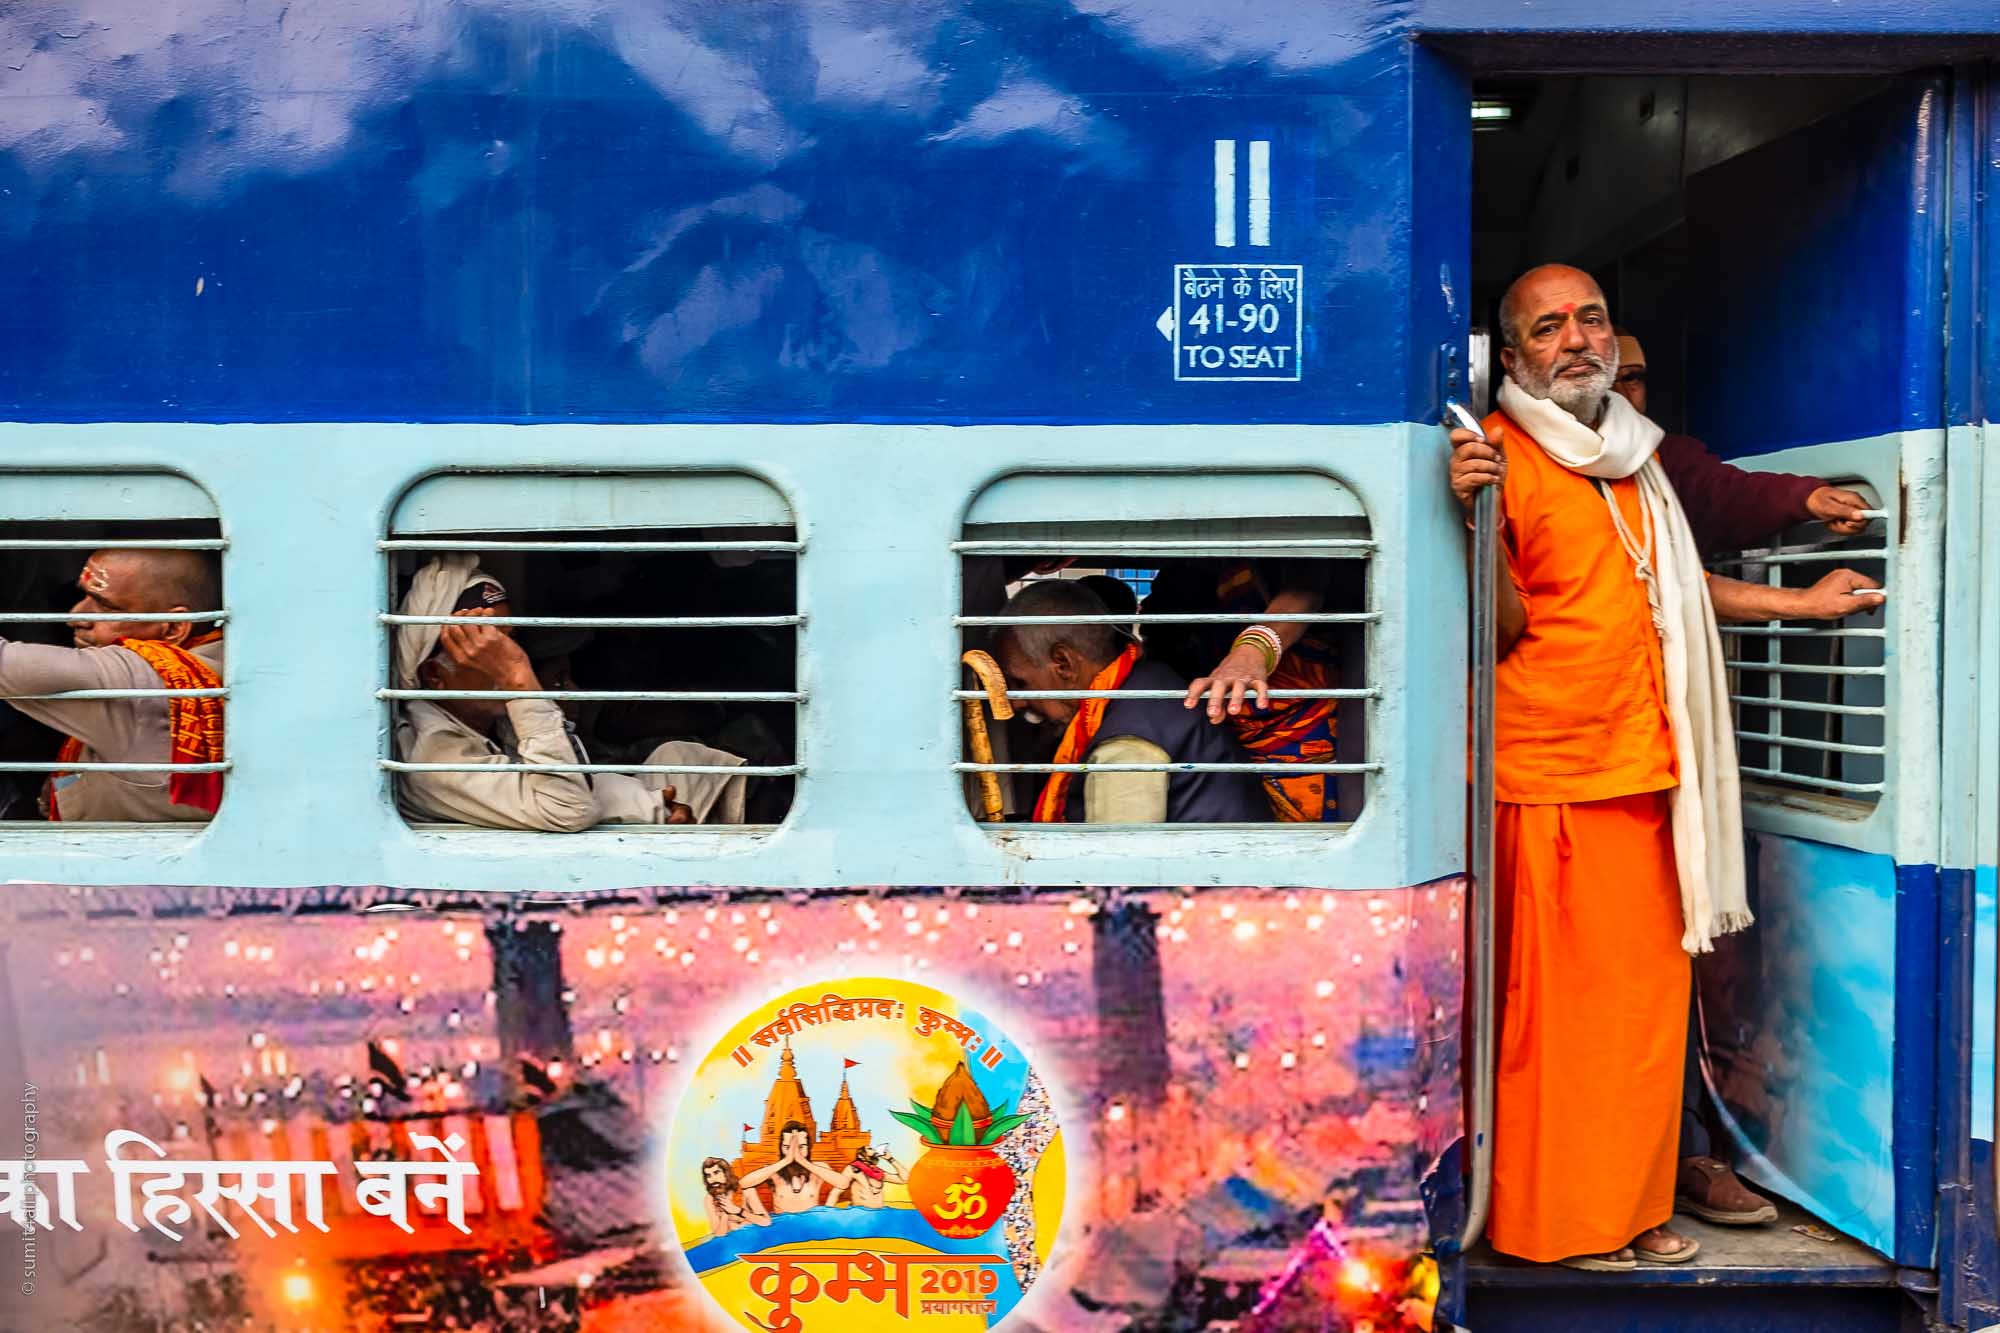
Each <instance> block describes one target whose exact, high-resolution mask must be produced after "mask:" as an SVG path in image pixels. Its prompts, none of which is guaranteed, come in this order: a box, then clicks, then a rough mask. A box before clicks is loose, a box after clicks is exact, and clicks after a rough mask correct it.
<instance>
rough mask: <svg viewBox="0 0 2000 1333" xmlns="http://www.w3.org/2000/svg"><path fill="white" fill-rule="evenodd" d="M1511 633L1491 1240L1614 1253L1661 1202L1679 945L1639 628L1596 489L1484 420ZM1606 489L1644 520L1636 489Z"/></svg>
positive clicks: (1674, 1129) (1660, 747)
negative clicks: (1517, 618)
mask: <svg viewBox="0 0 2000 1333" xmlns="http://www.w3.org/2000/svg"><path fill="white" fill-rule="evenodd" d="M1487 426H1488V429H1489V431H1490V430H1491V429H1492V428H1493V427H1495V426H1498V427H1499V428H1500V430H1501V433H1502V436H1503V439H1504V443H1505V447H1506V450H1507V458H1508V469H1507V482H1506V485H1505V487H1504V489H1503V491H1502V509H1503V511H1504V513H1505V515H1506V541H1505V559H1506V564H1507V570H1508V573H1509V575H1510V576H1511V577H1512V579H1513V580H1514V585H1515V587H1516V589H1518V590H1519V592H1520V594H1521V600H1522V604H1523V605H1524V606H1525V607H1526V609H1527V628H1526V631H1525V632H1524V633H1523V634H1522V636H1521V638H1520V639H1519V640H1518V641H1517V642H1516V643H1515V645H1514V647H1513V648H1512V650H1511V651H1510V652H1509V653H1508V655H1507V656H1506V658H1504V659H1503V660H1502V661H1501V663H1500V668H1499V672H1498V676H1497V679H1496V681H1495V695H1496V709H1495V719H1494V730H1495V741H1496V751H1495V774H1494V777H1495V789H1496V792H1497V794H1498V797H1499V808H1498V811H1497V825H1496V852H1497V855H1496V859H1495V867H1494V868H1495V884H1494V889H1495V895H1496V908H1497V917H1498V922H1499V937H1498V941H1497V947H1498V953H1497V963H1498V980H1499V993H1500V1006H1501V1011H1500V1044H1499V1052H1498V1056H1499V1058H1498V1080H1497V1086H1496V1102H1497V1109H1496V1123H1495V1125H1494V1136H1493V1147H1494V1173H1493V1216H1492V1222H1491V1224H1490V1227H1489V1233H1490V1235H1491V1237H1492V1241H1493V1245H1494V1248H1495V1249H1498V1250H1501V1251H1503V1252H1505V1253H1508V1254H1514V1255H1519V1256H1520V1257H1522V1258H1525V1259H1534V1260H1540V1261H1549V1260H1555V1259H1562V1258H1567V1257H1569V1256H1571V1255H1578V1254H1596V1253H1602V1252H1605V1251H1609V1250H1615V1249H1618V1248H1619V1247H1621V1246H1623V1245H1626V1244H1628V1243H1629V1242H1630V1241H1631V1240H1632V1238H1633V1237H1634V1236H1636V1235H1638V1234H1639V1233H1640V1232H1642V1231H1645V1230H1647V1229H1648V1228H1650V1227H1655V1226H1658V1225H1660V1224H1661V1223H1663V1222H1665V1221H1666V1220H1667V1219H1668V1218H1669V1217H1670V1216H1671V1215H1672V1213H1673V1196H1674V1167H1675V1156H1676V1152H1677V1150H1678V1140H1679V1128H1680V1107H1681V1077H1682V1072H1683V1068H1682V1062H1683V1059H1684V1057H1685V1054H1686V1046H1685V1043H1686V1040H1687V993H1688V959H1687V955H1686V953H1684V952H1683V951H1682V949H1681V945H1680V939H1681V919H1680V888H1679V884H1678V881H1677V878H1676V875H1675V870H1674V853H1673V838H1672V832H1671V826H1670V809H1669V801H1670V799H1671V798H1670V792H1671V790H1672V788H1673V787H1674V786H1675V785H1676V781H1677V778H1676V775H1675V769H1674V754H1673V744H1672V736H1671V733H1670V731H1669V723H1668V718H1667V709H1666V703H1665V692H1664V679H1663V672H1662V667H1661V662H1660V646H1659V637H1658V634H1657V633H1656V632H1655V631H1654V629H1653V626H1652V618H1651V613H1650V611H1649V610H1648V608H1647V604H1646V595H1645V589H1644V587H1643V586H1642V585H1641V584H1640V583H1639V581H1638V579H1637V578H1636V577H1635V575H1634V571H1633V568H1632V560H1631V557H1630V556H1628V555H1627V554H1626V553H1625V549H1624V546H1623V545H1622V544H1621V543H1620V541H1619V539H1618V534H1617V531H1616V530H1615V529H1614V528H1613V526H1612V523H1611V515H1610V512H1609V510H1608V509H1607V508H1606V507H1605V503H1604V499H1603V497H1602V495H1601V494H1600V493H1599V492H1598V490H1597V486H1596V484H1595V483H1594V482H1593V481H1591V480H1590V479H1589V478H1587V477H1584V476H1581V475H1579V474H1577V473H1574V472H1571V471H1570V470H1569V469H1568V468H1565V467H1563V466H1562V465H1561V464H1559V463H1557V462H1555V461H1554V460H1553V459H1551V458H1550V457H1549V456H1548V455H1547V454H1545V453H1544V452H1543V451H1542V449H1541V447H1540V446H1539V445H1537V444H1535V443H1534V441H1533V440H1532V439H1530V438H1529V437H1528V436H1527V435H1526V434H1525V433H1523V432H1522V431H1521V430H1520V428H1519V427H1517V426H1515V425H1514V423H1513V422H1512V421H1511V420H1509V419H1508V418H1507V417H1505V416H1504V415H1503V414H1500V413H1495V414H1494V415H1493V416H1492V417H1490V418H1488V420H1487ZM1612 494H1613V496H1614V498H1615V499H1616V500H1617V502H1618V504H1619V506H1620V508H1621V510H1622V511H1623V513H1624V516H1625V518H1626V521H1627V522H1628V523H1629V524H1630V526H1631V528H1632V530H1633V531H1634V532H1639V531H1642V530H1643V526H1642V515H1641V511H1640V501H1639V495H1638V486H1637V483H1635V482H1633V481H1631V480H1629V479H1628V480H1625V481H1620V482H1615V483H1613V485H1612Z"/></svg>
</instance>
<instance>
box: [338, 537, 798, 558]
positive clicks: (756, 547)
mask: <svg viewBox="0 0 2000 1333" xmlns="http://www.w3.org/2000/svg"><path fill="white" fill-rule="evenodd" d="M375 549H376V550H378V551H430V552H443V553H450V552H453V551H627V552H640V551H645V552H658V553H673V552H685V553H688V554H696V555H700V554H706V553H707V552H710V551H771V552H789V553H790V554H793V555H797V554H798V553H799V552H801V551H803V550H805V549H806V544H805V543H804V542H800V541H780V540H777V539H765V540H762V541H740V542H665V541H471V540H464V541H449V540H438V539H428V538H427V539H417V538H402V537H392V538H387V539H385V540H383V541H378V542H376V543H375Z"/></svg>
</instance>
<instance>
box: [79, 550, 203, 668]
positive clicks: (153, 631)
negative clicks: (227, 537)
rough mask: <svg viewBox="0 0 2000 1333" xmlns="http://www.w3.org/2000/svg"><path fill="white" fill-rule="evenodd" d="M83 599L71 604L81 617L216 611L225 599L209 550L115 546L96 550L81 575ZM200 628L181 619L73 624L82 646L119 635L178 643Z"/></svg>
mask: <svg viewBox="0 0 2000 1333" xmlns="http://www.w3.org/2000/svg"><path fill="white" fill-rule="evenodd" d="M76 586H77V590H78V591H79V592H80V593H82V594H83V596H82V598H81V599H80V600H79V601H78V602H77V603H76V605H75V606H74V607H72V608H71V612H72V613H73V614H75V615H78V616H88V615H96V614H105V615H134V614H141V613H146V612H155V613H162V614H181V613H185V612H188V611H213V610H216V609H217V604H218V603H219V602H220V601H221V598H222V589H221V581H220V579H219V578H218V577H217V575H216V566H215V559H214V557H213V556H211V555H209V554H208V553H207V552H205V551H174V550H154V549H151V548H146V549H140V550H123V549H114V550H108V551H97V552H94V553H92V555H91V557H90V559H88V560H86V561H85V562H84V565H83V571H82V572H81V573H80V574H78V575H77V579H76ZM198 628H199V627H198V626H196V625H194V624H193V623H191V622H189V621H185V620H181V621H153V622H147V621H132V620H98V621H92V620H77V621H72V622H71V623H70V629H71V632H72V637H73V638H74V640H75V642H76V646H77V647H79V648H99V647H104V646H106V645H109V644H115V643H117V642H118V641H119V640H121V639H164V640H166V641H167V642H168V643H180V642H182V641H184V640H186V639H187V638H189V637H191V636H192V635H193V634H194V633H195V631H196V630H197V629H198Z"/></svg>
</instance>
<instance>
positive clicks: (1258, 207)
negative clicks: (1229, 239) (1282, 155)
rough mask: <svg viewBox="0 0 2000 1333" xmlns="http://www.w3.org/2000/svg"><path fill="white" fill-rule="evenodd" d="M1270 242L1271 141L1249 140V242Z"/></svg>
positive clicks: (1265, 243)
mask: <svg viewBox="0 0 2000 1333" xmlns="http://www.w3.org/2000/svg"><path fill="white" fill-rule="evenodd" d="M1270 243H1271V141H1270V140H1269V139H1252V140H1251V141H1250V244H1252V245H1269V244H1270Z"/></svg>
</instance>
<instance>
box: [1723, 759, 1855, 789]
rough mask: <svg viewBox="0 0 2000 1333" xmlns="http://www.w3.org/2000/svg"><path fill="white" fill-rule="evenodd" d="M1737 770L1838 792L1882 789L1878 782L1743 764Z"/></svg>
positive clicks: (1777, 780)
mask: <svg viewBox="0 0 2000 1333" xmlns="http://www.w3.org/2000/svg"><path fill="white" fill-rule="evenodd" d="M1738 771H1739V772H1741V773H1743V774H1745V775H1747V776H1749V777H1753V778H1769V779H1771V780H1772V781H1774V782H1789V783H1793V784H1795V785H1799V786H1807V787H1826V788H1829V789H1831V790H1833V791H1840V792H1875V793H1879V792H1880V791H1881V790H1882V784H1881V783H1879V782H1842V781H1839V780H1837V779H1834V778H1814V777H1804V776H1801V775H1800V774H1797V773H1785V772H1781V771H1780V770H1778V769H1772V768H1752V767H1751V766H1750V765H1748V764H1745V765H1743V766H1742V767H1741V768H1739V769H1738Z"/></svg>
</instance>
